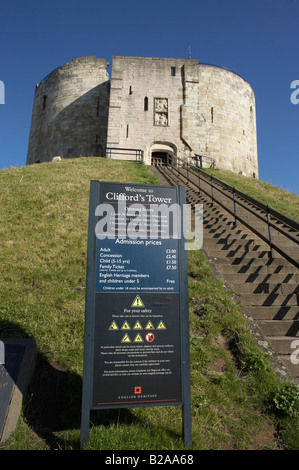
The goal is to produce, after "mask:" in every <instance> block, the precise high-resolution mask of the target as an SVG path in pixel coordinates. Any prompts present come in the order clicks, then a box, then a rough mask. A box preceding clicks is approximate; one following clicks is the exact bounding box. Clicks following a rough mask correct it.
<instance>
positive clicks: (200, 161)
mask: <svg viewBox="0 0 299 470" xmlns="http://www.w3.org/2000/svg"><path fill="white" fill-rule="evenodd" d="M205 160H207V161H208V162H209V163H210V165H211V166H210V168H215V167H216V160H215V158H211V157H206V156H205V155H198V154H197V153H196V154H195V161H196V166H197V167H198V166H199V167H200V168H203V162H204V161H205Z"/></svg>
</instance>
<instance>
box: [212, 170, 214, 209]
mask: <svg viewBox="0 0 299 470" xmlns="http://www.w3.org/2000/svg"><path fill="white" fill-rule="evenodd" d="M211 188H212V206H213V205H214V178H213V176H211Z"/></svg>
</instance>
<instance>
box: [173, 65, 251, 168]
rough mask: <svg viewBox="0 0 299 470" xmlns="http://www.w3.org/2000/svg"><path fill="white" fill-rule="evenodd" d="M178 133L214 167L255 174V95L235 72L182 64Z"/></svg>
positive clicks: (206, 66)
mask: <svg viewBox="0 0 299 470" xmlns="http://www.w3.org/2000/svg"><path fill="white" fill-rule="evenodd" d="M182 116H183V119H182V137H183V138H184V140H185V141H186V142H187V143H188V144H189V145H190V147H191V148H192V149H193V150H194V152H195V153H198V154H201V155H205V156H208V157H212V158H215V159H216V165H217V167H218V168H224V169H227V170H232V171H234V172H236V173H241V174H244V175H246V176H253V175H255V177H258V158H257V138H256V112H255V97H254V93H253V91H252V89H251V87H250V85H249V84H248V83H247V82H246V81H245V80H244V79H243V78H241V77H240V76H239V75H236V74H235V73H233V72H230V71H229V70H225V69H222V68H220V67H214V66H208V65H198V66H197V67H190V66H188V64H187V65H186V66H185V102H184V105H183V113H182Z"/></svg>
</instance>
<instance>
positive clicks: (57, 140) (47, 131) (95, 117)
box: [27, 57, 109, 164]
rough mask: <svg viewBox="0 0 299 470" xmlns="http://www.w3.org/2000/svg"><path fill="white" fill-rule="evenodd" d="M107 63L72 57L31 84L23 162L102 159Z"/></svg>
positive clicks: (104, 142) (107, 77)
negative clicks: (32, 100) (31, 102)
mask: <svg viewBox="0 0 299 470" xmlns="http://www.w3.org/2000/svg"><path fill="white" fill-rule="evenodd" d="M107 65H108V64H107V62H106V60H104V59H96V58H95V57H81V58H76V59H73V60H72V61H71V62H70V63H67V64H64V65H62V66H61V67H59V68H57V69H55V70H54V71H53V72H51V73H50V74H49V75H48V76H47V77H45V78H44V79H43V80H42V81H41V83H40V84H38V85H36V88H35V95H34V103H33V112H32V121H31V128H30V136H29V145H28V154H27V164H30V163H37V162H46V161H51V160H52V158H53V157H54V156H58V155H59V156H61V157H63V158H68V157H80V156H90V155H95V156H97V155H103V153H104V152H105V148H106V136H107V110H108V105H109V75H108V73H107V70H106V69H107Z"/></svg>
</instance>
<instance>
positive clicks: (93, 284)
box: [81, 181, 191, 447]
mask: <svg viewBox="0 0 299 470" xmlns="http://www.w3.org/2000/svg"><path fill="white" fill-rule="evenodd" d="M184 204H185V194H184V188H183V187H170V186H152V185H131V184H130V185H128V184H125V183H109V182H99V181H92V182H91V190H90V213H89V230H88V256H87V285H86V312H85V344H84V370H83V396H82V428H81V443H82V445H84V443H85V442H86V440H87V439H88V432H89V412H90V410H97V409H104V408H124V407H125V408H128V407H138V406H158V405H160V406H161V405H183V410H184V414H183V416H184V423H185V427H184V430H185V431H184V434H185V441H186V444H187V445H188V446H189V447H190V440H191V417H190V377H189V376H190V371H189V327H188V315H189V312H188V284H187V276H188V275H187V253H186V250H185V249H184V242H185V239H184V231H183V230H182V227H183V215H184V211H183V205H184Z"/></svg>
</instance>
